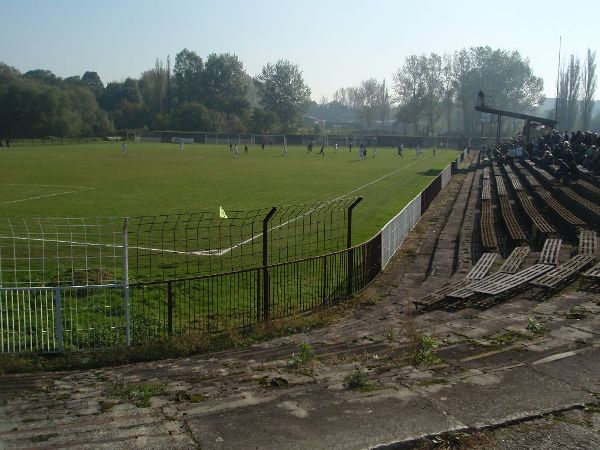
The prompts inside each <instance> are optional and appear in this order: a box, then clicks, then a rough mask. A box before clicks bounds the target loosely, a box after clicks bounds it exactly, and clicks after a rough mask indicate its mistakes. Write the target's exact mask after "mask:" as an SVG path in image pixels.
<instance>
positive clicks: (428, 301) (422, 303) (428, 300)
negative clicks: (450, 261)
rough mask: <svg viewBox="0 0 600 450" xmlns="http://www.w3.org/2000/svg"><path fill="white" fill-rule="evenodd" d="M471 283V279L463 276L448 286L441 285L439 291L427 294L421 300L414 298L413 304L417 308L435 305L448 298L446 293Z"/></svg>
mask: <svg viewBox="0 0 600 450" xmlns="http://www.w3.org/2000/svg"><path fill="white" fill-rule="evenodd" d="M470 283H471V280H468V279H466V278H462V279H460V280H458V281H457V282H455V283H451V284H447V285H446V286H443V287H441V288H440V289H438V290H437V291H434V292H432V293H431V294H428V295H426V296H425V297H422V298H420V299H419V300H413V304H414V305H415V308H417V309H419V307H421V308H426V307H431V306H434V305H436V304H438V303H440V302H442V301H443V300H445V299H446V295H447V294H448V293H449V292H452V291H455V290H457V289H460V288H463V287H465V286H467V285H469V284H470Z"/></svg>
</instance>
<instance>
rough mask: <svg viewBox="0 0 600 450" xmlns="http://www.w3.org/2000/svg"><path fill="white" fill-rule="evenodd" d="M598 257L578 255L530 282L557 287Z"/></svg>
mask: <svg viewBox="0 0 600 450" xmlns="http://www.w3.org/2000/svg"><path fill="white" fill-rule="evenodd" d="M595 259H596V258H595V257H594V256H590V255H576V256H574V257H573V258H571V259H569V260H568V261H567V262H565V263H564V264H561V265H559V266H556V267H555V268H554V269H552V270H550V271H548V272H546V273H545V274H544V275H542V276H540V277H538V278H536V279H534V280H532V281H531V282H530V284H532V285H533V286H538V287H543V288H550V289H551V288H555V287H557V286H559V285H560V284H561V283H563V282H565V281H567V280H568V279H569V278H571V277H573V276H574V275H576V274H578V273H579V272H581V271H582V270H583V269H584V268H586V267H587V266H588V265H590V264H591V263H592V262H594V260H595Z"/></svg>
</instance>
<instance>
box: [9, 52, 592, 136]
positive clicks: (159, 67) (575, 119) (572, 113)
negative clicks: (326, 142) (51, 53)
mask: <svg viewBox="0 0 600 450" xmlns="http://www.w3.org/2000/svg"><path fill="white" fill-rule="evenodd" d="M595 55H596V54H595V52H592V51H590V50H588V52H587V58H586V60H585V61H584V62H583V63H581V62H580V60H579V59H578V58H576V57H575V56H574V55H571V57H570V59H569V60H568V62H567V64H565V65H564V66H563V67H561V69H560V76H559V80H558V84H557V93H558V95H557V97H558V98H557V102H556V108H555V109H553V110H552V111H549V112H546V114H547V115H548V116H550V117H552V118H554V117H555V116H556V117H557V118H558V120H559V126H560V128H561V129H565V130H566V129H573V128H574V127H576V126H580V127H582V128H583V129H588V128H590V127H591V128H593V127H598V126H600V115H599V116H598V117H596V118H593V117H592V110H593V106H594V100H593V99H594V95H595V89H596V78H597V76H596V63H595ZM480 90H481V91H483V92H484V93H485V94H486V102H487V104H488V105H489V106H493V107H496V108H499V109H508V110H514V111H518V112H523V113H531V114H541V112H540V108H539V105H541V104H542V102H543V100H544V95H543V91H544V86H543V81H542V79H541V78H540V77H537V76H535V74H534V73H533V70H532V68H531V66H530V63H529V60H528V59H526V58H523V57H522V56H521V55H520V54H519V52H516V51H507V50H501V49H492V48H490V47H472V48H469V49H462V50H459V51H456V52H454V53H453V54H451V55H450V54H444V55H439V54H436V53H430V54H421V55H410V56H408V57H406V58H405V59H404V61H403V63H402V65H401V66H400V67H399V68H398V69H397V71H396V72H395V73H394V74H393V76H392V78H391V84H389V85H388V84H387V83H386V80H381V81H379V80H377V79H374V78H371V79H368V80H364V81H362V82H361V83H359V84H358V85H357V86H350V87H344V88H340V89H338V90H337V91H336V92H335V93H334V94H333V98H332V100H331V101H328V100H327V99H326V98H323V99H322V100H321V102H320V103H316V102H312V101H311V100H310V94H311V91H310V88H309V87H308V86H307V85H306V83H305V81H304V79H303V76H302V72H301V70H300V69H299V68H298V66H296V65H294V64H292V63H291V62H289V61H286V60H279V61H277V62H275V63H269V64H267V65H265V66H264V67H263V68H262V70H261V72H260V74H259V75H258V76H256V77H251V76H250V75H248V74H247V73H246V71H245V70H244V66H243V64H242V62H241V61H240V60H239V59H238V57H237V56H236V55H234V54H229V53H223V54H216V53H211V54H210V55H208V57H206V58H205V59H203V58H202V57H200V56H199V55H198V54H197V53H196V52H194V51H192V50H188V49H183V50H181V51H180V52H179V53H177V55H176V56H175V59H174V62H173V64H172V63H171V59H170V57H167V58H166V60H161V59H156V61H155V64H154V67H151V68H149V69H147V70H145V71H144V72H142V73H141V74H140V76H139V78H127V79H125V80H124V81H113V82H109V83H107V84H106V85H105V84H104V83H103V81H102V80H101V79H100V77H99V76H98V73H97V72H95V71H87V72H85V73H84V74H83V75H81V76H71V77H67V78H64V79H63V78H60V77H57V76H56V75H54V74H53V73H52V72H50V71H48V70H43V69H36V70H31V71H28V72H25V73H20V72H19V71H18V70H16V69H15V68H13V67H10V66H8V65H6V64H3V63H0V135H8V136H13V137H43V136H59V137H63V136H86V135H87V136H89V135H96V136H98V135H106V134H110V133H113V132H115V130H125V129H149V130H158V129H162V130H165V129H173V130H181V131H198V130H202V131H228V132H254V133H290V132H296V131H297V130H298V127H299V126H300V125H301V119H302V116H303V114H304V113H305V112H307V111H308V115H309V116H314V117H316V118H318V119H320V120H323V121H334V122H335V121H337V122H347V123H349V122H354V124H353V128H354V130H357V129H358V130H375V129H378V128H384V124H386V123H388V124H389V123H392V124H394V126H395V128H396V131H397V132H403V133H405V134H417V135H428V136H429V135H435V134H464V135H466V136H473V135H476V134H478V132H480V131H481V130H482V128H481V127H482V125H481V124H480V116H479V113H477V112H476V111H475V110H474V108H473V106H474V103H475V99H476V98H477V93H478V92H479V91H480ZM506 122H508V121H506ZM506 122H505V123H506ZM508 125H510V123H508ZM314 131H320V127H319V125H317V126H315V130H314Z"/></svg>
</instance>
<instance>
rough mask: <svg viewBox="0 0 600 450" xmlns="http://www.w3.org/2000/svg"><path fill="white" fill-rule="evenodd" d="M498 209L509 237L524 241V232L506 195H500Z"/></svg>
mask: <svg viewBox="0 0 600 450" xmlns="http://www.w3.org/2000/svg"><path fill="white" fill-rule="evenodd" d="M500 211H501V212H502V220H503V221H504V225H505V226H506V229H507V231H508V235H509V236H510V237H511V239H512V240H514V241H524V240H525V239H526V235H525V232H524V231H523V228H522V227H521V224H519V221H518V220H517V218H516V216H515V213H514V211H513V208H512V205H511V204H510V201H509V200H508V197H507V196H502V197H500Z"/></svg>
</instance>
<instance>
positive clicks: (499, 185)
mask: <svg viewBox="0 0 600 450" xmlns="http://www.w3.org/2000/svg"><path fill="white" fill-rule="evenodd" d="M495 179H496V191H497V192H498V197H501V196H506V195H508V193H507V192H506V186H505V185H504V179H503V178H502V177H501V176H500V175H496V177H495Z"/></svg>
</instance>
